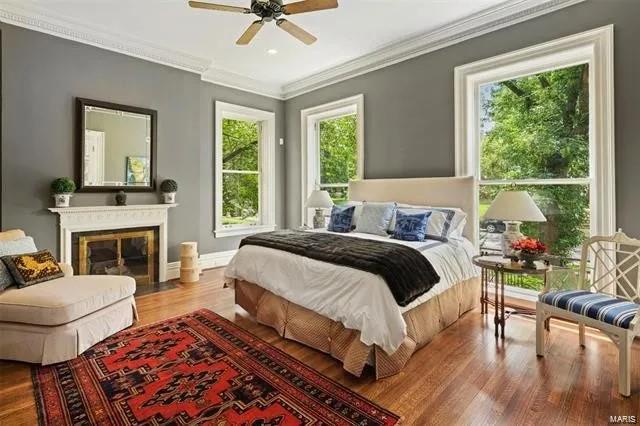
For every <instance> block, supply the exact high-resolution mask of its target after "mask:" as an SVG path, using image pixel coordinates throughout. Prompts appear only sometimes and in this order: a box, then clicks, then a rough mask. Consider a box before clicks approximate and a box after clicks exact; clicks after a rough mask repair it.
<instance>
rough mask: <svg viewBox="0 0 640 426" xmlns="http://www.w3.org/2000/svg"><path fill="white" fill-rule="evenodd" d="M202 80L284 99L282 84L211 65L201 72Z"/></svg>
mask: <svg viewBox="0 0 640 426" xmlns="http://www.w3.org/2000/svg"><path fill="white" fill-rule="evenodd" d="M201 78H202V81H206V82H208V83H213V84H217V85H219V86H225V87H230V88H232V89H238V90H243V91H245V92H250V93H255V94H256V95H262V96H267V97H270V98H275V99H280V100H284V96H283V93H282V86H280V85H279V84H270V83H266V82H264V81H260V80H255V79H253V78H249V77H245V76H244V75H241V74H236V73H233V72H230V71H226V70H223V69H220V68H215V67H211V68H209V69H207V70H206V71H205V72H203V73H202V77H201Z"/></svg>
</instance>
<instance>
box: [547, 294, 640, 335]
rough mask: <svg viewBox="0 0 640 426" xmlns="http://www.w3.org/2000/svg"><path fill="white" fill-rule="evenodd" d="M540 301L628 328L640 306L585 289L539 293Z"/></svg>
mask: <svg viewBox="0 0 640 426" xmlns="http://www.w3.org/2000/svg"><path fill="white" fill-rule="evenodd" d="M540 301H541V302H542V303H544V304H546V305H551V306H555V307H558V308H560V309H564V310H566V311H570V312H574V313H576V314H580V315H584V316H586V317H589V318H593V319H595V320H598V321H602V322H606V323H607V324H612V325H615V326H616V327H620V328H629V326H630V325H631V321H633V318H634V317H635V316H636V312H638V308H640V305H638V304H637V303H633V302H629V301H628V300H624V299H618V298H616V297H612V296H607V295H606V294H601V293H592V292H590V291H587V290H563V291H552V292H549V293H546V294H541V295H540Z"/></svg>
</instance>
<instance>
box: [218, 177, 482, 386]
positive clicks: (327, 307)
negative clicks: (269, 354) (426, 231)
mask: <svg viewBox="0 0 640 426" xmlns="http://www.w3.org/2000/svg"><path fill="white" fill-rule="evenodd" d="M349 199H350V200H352V201H356V202H357V201H367V202H388V201H395V202H397V203H402V204H411V205H428V206H433V207H456V208H459V209H461V210H463V211H464V212H465V213H466V215H467V218H466V219H467V220H466V225H465V226H464V230H463V231H462V237H463V238H458V239H450V240H449V241H448V242H441V241H431V240H427V241H425V242H411V241H397V240H394V241H392V242H393V243H396V244H402V245H406V246H409V247H412V248H414V249H416V250H418V251H420V252H421V253H422V254H423V255H424V256H425V257H426V258H427V259H428V260H429V261H430V263H431V264H432V265H433V267H434V268H435V269H436V271H437V272H438V274H439V276H440V282H438V283H437V284H436V285H435V286H434V287H433V288H431V290H429V291H428V292H427V293H425V294H423V295H421V296H420V297H419V298H417V299H415V300H413V301H412V302H411V303H409V304H408V305H407V306H404V307H402V306H399V305H398V304H397V303H395V301H394V299H393V297H392V296H391V294H390V291H389V288H388V287H387V286H386V284H385V281H384V279H383V278H382V277H380V276H379V275H374V274H371V273H368V272H365V271H362V270H356V269H353V268H349V267H347V266H341V265H336V264H332V263H326V262H322V261H319V260H315V259H310V258H307V257H303V256H298V255H295V254H291V253H289V252H285V251H281V250H276V249H273V248H266V247H259V246H254V245H245V246H243V247H242V248H241V249H240V250H239V251H238V253H237V254H236V255H235V256H234V258H233V259H232V261H231V262H230V264H229V265H228V267H227V269H226V272H225V276H226V279H227V282H228V283H229V284H230V285H231V286H232V287H233V288H235V300H236V303H237V304H238V305H240V306H241V307H242V308H244V309H245V310H246V311H247V312H249V314H250V315H252V316H253V317H254V318H255V319H256V321H258V322H259V323H262V324H264V325H267V326H270V327H272V328H273V329H275V330H276V331H277V332H278V333H279V334H280V335H281V336H283V337H284V338H287V339H292V340H295V341H298V342H300V343H303V344H305V345H308V346H310V347H312V348H314V349H317V350H320V351H322V352H325V353H328V354H330V355H331V356H332V357H334V358H336V359H337V360H339V361H341V362H342V364H343V368H344V369H345V370H346V371H348V372H350V373H351V374H354V375H355V376H360V375H361V374H362V371H363V369H364V367H365V365H367V364H371V365H373V367H374V368H375V374H376V378H378V379H380V378H383V377H388V376H391V375H394V374H397V373H399V372H400V371H401V370H402V368H403V367H404V365H405V364H406V363H407V361H408V360H409V359H410V357H411V356H412V354H413V353H415V351H417V350H418V349H420V348H421V347H423V346H425V345H426V344H427V343H429V342H430V341H431V340H432V339H433V337H434V336H435V335H437V334H438V333H439V332H441V331H442V330H443V329H445V328H446V327H448V326H450V325H451V324H453V323H454V322H456V321H457V320H458V318H460V317H461V316H462V315H463V314H464V313H466V312H468V311H470V310H472V309H473V308H475V307H476V306H477V304H478V302H479V299H480V280H479V276H478V275H479V272H478V270H477V269H476V268H475V267H474V266H473V263H472V261H471V258H472V256H473V254H474V252H475V247H476V238H477V237H476V236H477V223H478V221H477V212H476V210H475V202H474V200H475V184H474V181H473V178H471V177H462V178H457V177H456V178H413V179H368V180H361V181H353V182H351V183H350V184H349ZM313 232H327V231H322V230H320V231H313ZM345 236H348V237H350V238H365V239H369V240H376V239H379V240H380V241H391V240H389V239H388V238H387V237H381V236H376V235H370V234H358V233H354V232H351V233H349V234H345Z"/></svg>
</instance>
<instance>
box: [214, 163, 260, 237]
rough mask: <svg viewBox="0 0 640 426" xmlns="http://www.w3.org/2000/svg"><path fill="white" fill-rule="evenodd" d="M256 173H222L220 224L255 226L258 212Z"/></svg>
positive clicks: (257, 177) (257, 180) (257, 178)
mask: <svg viewBox="0 0 640 426" xmlns="http://www.w3.org/2000/svg"><path fill="white" fill-rule="evenodd" d="M259 178H260V175H258V174H257V173H251V174H248V173H226V172H223V173H222V224H223V225H256V224H257V223H258V212H259V208H258V205H259V198H260V197H259V190H258V188H259Z"/></svg>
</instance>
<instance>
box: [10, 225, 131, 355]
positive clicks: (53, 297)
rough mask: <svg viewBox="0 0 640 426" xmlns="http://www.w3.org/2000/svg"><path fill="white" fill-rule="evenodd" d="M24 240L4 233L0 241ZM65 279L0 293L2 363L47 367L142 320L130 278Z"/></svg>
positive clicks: (67, 269) (67, 273)
mask: <svg viewBox="0 0 640 426" xmlns="http://www.w3.org/2000/svg"><path fill="white" fill-rule="evenodd" d="M23 237H25V233H24V232H23V231H21V230H12V231H6V232H0V241H7V240H15V239H19V238H23ZM60 267H61V268H62V271H63V272H64V273H65V276H64V277H62V278H57V279H54V280H50V281H46V282H43V283H40V284H35V285H31V286H28V287H24V288H16V287H10V288H9V289H6V290H4V291H0V336H1V337H0V359H6V360H14V361H25V362H32V363H38V364H42V365H46V364H53V363H56V362H61V361H66V360H69V359H72V358H75V357H77V356H78V355H80V354H81V353H82V352H84V351H85V350H86V349H88V348H90V347H91V346H93V345H94V344H96V343H98V342H100V341H101V340H103V339H105V338H107V337H109V336H111V335H112V334H114V333H116V332H118V331H120V330H122V329H124V328H127V327H129V326H130V325H131V324H133V322H134V319H137V313H136V304H135V299H134V297H133V294H134V293H135V290H136V282H135V280H134V279H133V278H131V277H124V276H111V275H91V276H88V275H84V276H73V268H72V267H71V265H66V264H60Z"/></svg>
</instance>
